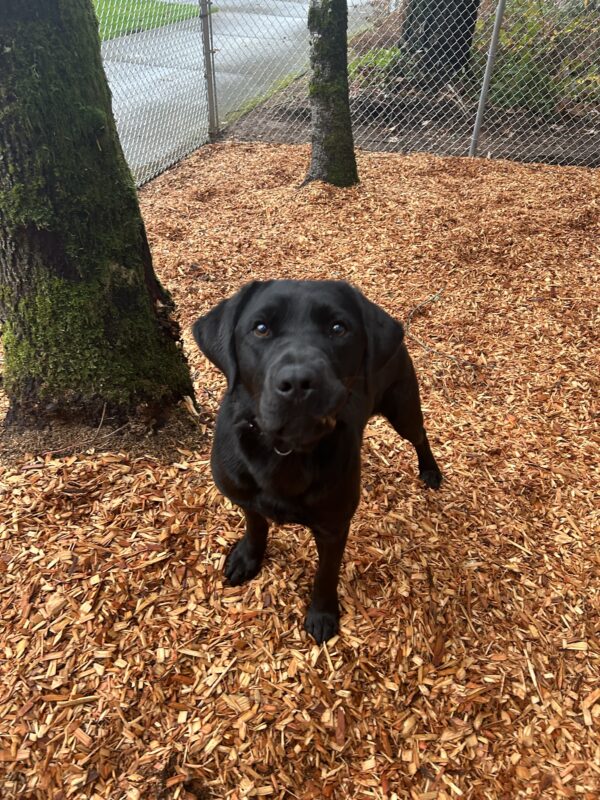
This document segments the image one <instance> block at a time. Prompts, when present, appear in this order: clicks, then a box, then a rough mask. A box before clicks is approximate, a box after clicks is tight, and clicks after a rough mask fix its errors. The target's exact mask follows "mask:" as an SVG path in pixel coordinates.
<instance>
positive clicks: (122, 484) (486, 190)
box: [0, 144, 600, 800]
mask: <svg viewBox="0 0 600 800" xmlns="http://www.w3.org/2000/svg"><path fill="white" fill-rule="evenodd" d="M307 161H308V151H307V149H306V148H305V147H289V146H268V145H246V144H244V145H240V144H225V145H218V146H212V147H206V148H204V149H202V150H200V151H199V152H197V153H196V154H195V155H193V156H192V157H191V158H189V159H188V160H187V161H186V162H185V163H183V164H181V165H179V166H178V167H177V168H175V169H173V170H171V171H170V172H168V173H166V174H164V175H163V176H162V177H160V178H158V179H157V180H155V181H154V182H153V183H151V184H150V185H148V186H147V187H145V188H144V189H143V190H142V192H141V199H142V206H143V211H144V215H145V219H146V221H147V224H148V229H149V235H150V238H151V242H152V246H153V253H154V258H155V263H156V267H157V270H158V272H159V274H160V275H161V276H162V278H163V280H164V282H165V283H166V284H167V285H168V287H169V288H170V289H171V290H172V292H173V294H174V296H175V299H176V301H177V303H178V308H179V314H180V319H181V321H182V324H184V325H185V326H186V332H185V338H186V344H187V346H188V348H189V354H190V361H191V364H192V366H193V370H194V377H195V381H196V387H197V396H198V400H199V402H200V404H201V406H202V414H201V416H200V417H199V418H198V420H197V421H196V422H195V423H194V427H193V430H192V433H191V434H189V435H187V436H184V437H182V438H181V439H180V441H179V443H178V447H179V451H178V452H176V453H175V457H174V458H172V457H168V456H167V455H164V456H160V455H159V456H156V455H149V454H144V452H143V451H142V452H141V453H140V452H139V450H138V451H136V452H132V451H130V450H128V449H127V447H126V443H125V444H123V443H121V444H120V442H119V437H118V436H117V435H115V436H112V437H108V438H105V439H102V438H101V437H100V436H99V437H98V438H97V439H96V440H95V441H94V443H93V444H92V446H91V447H88V449H87V450H85V449H84V450H83V451H78V452H74V453H72V454H70V455H66V454H64V452H63V453H59V454H55V455H46V456H42V455H39V454H31V455H29V456H26V457H25V456H24V457H22V458H21V459H18V460H17V462H16V463H15V462H14V460H13V463H10V464H8V463H5V466H4V467H2V468H0V480H1V484H0V487H1V489H0V491H1V496H0V620H1V622H0V626H1V627H0V646H1V650H0V653H1V657H2V660H1V661H0V673H1V684H0V686H1V688H0V693H1V697H0V786H1V789H0V796H1V797H2V800H8V798H13V797H20V798H34V799H35V800H38V799H39V800H50V799H52V800H59V799H60V800H67V798H76V799H77V800H82V799H83V798H86V799H88V798H89V800H92V799H93V800H171V798H173V800H176V799H177V798H181V800H193V798H202V799H203V800H208V798H230V800H242V798H246V797H272V798H281V799H282V800H283V798H298V799H304V798H306V800H309V799H311V798H314V799H315V800H317V799H318V800H320V799H321V798H333V799H334V800H345V798H355V799H356V800H366V799H367V798H386V800H404V799H405V798H406V800H455V798H471V799H472V800H500V799H501V798H502V800H504V799H506V800H515V799H516V798H532V799H533V798H540V800H550V799H551V798H583V799H584V800H595V799H596V798H598V797H599V793H600V631H599V623H600V548H599V547H598V533H597V531H598V529H599V527H600V526H599V524H598V523H599V516H600V513H599V509H598V505H597V500H598V496H597V494H596V495H594V493H595V492H597V489H598V485H599V482H598V478H599V472H600V469H599V463H600V458H599V456H600V452H599V451H600V447H599V440H598V430H597V428H596V427H594V414H595V413H597V407H596V408H595V403H597V397H598V395H597V391H598V376H599V374H600V370H599V365H598V362H597V352H598V351H597V349H596V350H595V348H596V347H597V338H598V329H599V327H598V325H599V319H598V308H599V306H598V299H599V297H598V284H599V278H598V274H599V273H598V267H599V266H600V264H599V250H598V243H599V241H600V235H599V234H600V226H599V221H600V183H599V178H598V174H597V173H595V172H593V171H591V170H581V169H574V168H560V167H546V166H537V165H518V164H511V163H507V162H489V161H472V160H467V159H441V158H435V157H430V156H426V155H414V156H408V157H407V156H400V155H393V154H381V153H378V154H375V153H372V154H369V153H362V154H360V158H359V168H360V174H361V178H362V183H361V184H360V186H358V187H357V188H354V189H349V190H338V189H334V188H331V187H326V186H323V185H315V184H313V185H310V186H308V187H305V188H302V189H300V188H298V187H299V183H300V181H301V179H302V177H303V175H304V171H305V168H306V165H307ZM256 277H258V278H263V277H264V278H267V277H269V278H271V277H296V278H301V277H307V278H308V277H310V278H323V277H336V278H346V279H349V280H350V281H352V282H354V283H355V284H356V285H358V286H359V287H360V288H361V289H363V290H364V291H365V292H366V293H367V295H368V296H369V297H371V298H372V299H373V300H375V301H378V302H379V303H380V304H381V305H382V306H383V307H385V308H386V309H387V310H388V311H390V312H392V313H393V314H395V315H396V316H397V317H398V318H400V319H404V320H406V319H407V318H408V317H409V316H410V328H409V339H408V344H409V347H410V350H411V352H412V355H413V358H414V360H415V363H416V367H417V371H418V374H419V376H420V381H421V385H422V394H423V399H424V408H425V413H426V419H427V425H428V430H429V437H430V440H431V442H432V446H433V449H434V452H435V453H436V455H437V457H438V461H439V463H440V465H441V467H442V469H443V470H444V474H445V483H444V484H443V487H442V489H441V490H440V491H439V492H437V493H436V492H431V491H427V490H425V489H424V488H422V487H421V486H420V485H419V483H418V481H417V478H416V459H415V457H414V454H413V453H412V452H411V448H410V447H409V446H408V445H407V444H406V443H404V442H402V441H400V440H399V439H398V437H397V436H396V435H395V434H394V432H393V431H392V429H391V428H390V427H389V426H388V425H387V423H384V421H383V420H373V422H372V423H371V424H370V425H369V426H368V428H367V432H366V436H365V442H364V476H363V498H362V503H361V507H360V509H359V511H358V513H357V515H356V517H355V520H354V523H353V528H352V532H351V539H350V543H349V546H348V549H347V551H346V558H345V562H344V566H343V571H342V579H341V602H342V608H343V616H342V621H341V635H340V636H339V637H337V638H336V639H334V640H332V641H330V642H329V643H328V644H327V645H325V646H322V647H318V646H316V645H315V644H314V642H313V641H312V640H310V639H308V637H307V636H306V634H305V633H304V631H303V629H302V622H303V617H304V613H305V609H306V604H307V600H308V595H309V589H310V584H311V580H312V576H313V574H314V567H315V549H314V546H313V543H312V541H311V537H310V533H309V532H308V531H306V530H304V529H301V528H294V527H282V528H274V529H273V530H272V533H271V538H270V543H269V549H268V555H267V559H266V562H265V565H264V568H263V570H262V572H261V574H260V576H259V577H258V578H256V579H255V580H254V581H252V582H251V583H249V584H247V585H246V586H243V587H240V588H228V587H226V586H224V585H223V581H222V577H221V575H222V568H223V563H224V559H225V555H226V553H227V551H228V549H229V547H230V546H231V544H232V542H233V541H235V539H236V538H237V537H238V536H239V535H240V534H241V525H242V521H241V516H240V513H239V512H238V510H237V509H236V508H233V507H232V506H231V505H230V504H229V503H228V502H227V501H225V500H224V499H223V498H222V497H221V496H220V495H219V493H218V492H217V490H216V489H215V488H214V486H213V484H212V481H211V477H210V470H209V465H208V458H209V450H210V441H211V431H212V424H213V420H214V414H215V412H216V409H217V407H218V398H219V395H220V393H221V392H222V390H223V387H224V382H223V379H222V378H221V376H220V375H219V374H218V373H217V371H216V370H215V369H213V368H212V367H211V366H210V365H209V364H208V363H207V362H206V361H205V360H204V359H203V358H202V357H201V356H200V354H199V353H198V352H197V351H196V350H195V349H194V347H193V346H192V342H191V337H190V335H189V324H190V323H191V322H192V321H193V320H194V319H195V317H196V316H197V315H198V314H199V313H200V312H203V311H205V310H206V309H207V308H209V307H210V306H211V305H212V304H213V303H215V302H217V301H218V300H219V299H221V298H222V297H223V296H226V295H228V294H229V293H231V292H233V291H234V290H235V289H236V288H237V287H238V286H239V285H241V284H242V283H244V282H245V281H247V280H249V279H251V278H256ZM414 309H416V311H415V312H414V313H412V315H411V311H412V310H414ZM161 435H166V434H161ZM161 435H159V437H158V438H159V439H160V436H161ZM595 501H596V503H595Z"/></svg>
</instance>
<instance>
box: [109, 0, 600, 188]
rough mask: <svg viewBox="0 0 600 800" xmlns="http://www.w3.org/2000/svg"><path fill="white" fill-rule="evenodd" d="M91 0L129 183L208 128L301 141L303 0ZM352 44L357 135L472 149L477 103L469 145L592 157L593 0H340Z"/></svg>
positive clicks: (599, 155)
mask: <svg viewBox="0 0 600 800" xmlns="http://www.w3.org/2000/svg"><path fill="white" fill-rule="evenodd" d="M94 2H95V5H96V10H97V14H98V17H99V21H100V28H101V33H102V37H103V40H104V41H103V56H104V62H105V67H106V71H107V75H108V78H109V83H110V85H111V89H112V92H113V106H114V112H115V117H116V120H117V125H118V128H119V133H120V136H121V140H122V143H123V148H124V150H125V154H126V157H127V159H128V161H129V164H130V166H131V167H132V171H133V173H134V175H135V177H136V180H137V182H138V184H140V183H143V182H144V181H146V180H148V179H150V178H151V177H153V176H154V175H156V174H158V173H159V172H161V171H162V170H163V169H165V168H166V167H167V166H169V165H170V164H172V163H174V162H175V161H177V160H179V159H180V158H182V157H183V156H185V155H186V154H187V153H189V152H191V151H192V150H193V149H194V148H196V147H198V146H200V145H201V144H203V143H205V142H206V141H208V140H209V139H210V138H212V137H214V136H215V135H216V134H217V133H223V132H225V134H226V135H228V136H230V137H232V138H238V139H247V140H248V139H250V140H263V141H275V142H308V141H309V140H310V105H309V100H308V81H309V42H308V31H307V13H308V0H215V3H211V2H210V0H185V1H183V0H179V1H178V2H175V0H94ZM499 4H500V5H499ZM498 11H500V12H501V13H497V12H498ZM495 20H496V21H497V22H499V23H500V26H499V27H498V28H497V31H496V32H497V34H498V35H497V46H496V47H495V48H494V52H493V54H492V55H493V56H494V59H493V68H492V69H491V71H490V67H491V66H492V64H491V60H490V58H489V54H490V43H491V42H492V41H493V40H494V36H493V31H494V22H495ZM203 22H204V25H203ZM348 40H349V54H348V61H349V77H350V96H351V107H352V117H353V125H354V135H355V142H356V144H357V146H359V147H363V148H367V149H376V150H392V151H398V152H414V151H426V152H431V153H436V154H439V155H456V156H463V155H467V154H469V152H472V153H473V152H474V145H475V143H474V141H473V129H474V125H475V119H476V115H477V110H478V107H479V110H480V112H483V113H482V114H480V119H481V128H480V131H479V135H478V141H477V153H478V154H479V155H482V156H488V157H492V158H510V159H515V160H523V161H542V162H547V163H557V164H576V165H586V166H599V165H600V55H599V54H600V8H599V0H348ZM486 69H487V72H488V77H490V80H489V87H488V89H487V91H486V92H484V93H483V94H482V86H483V84H484V76H485V74H486Z"/></svg>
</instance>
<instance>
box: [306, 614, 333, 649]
mask: <svg viewBox="0 0 600 800" xmlns="http://www.w3.org/2000/svg"><path fill="white" fill-rule="evenodd" d="M304 630H305V631H306V632H307V633H310V635H311V636H312V637H313V639H314V640H315V642H316V643H317V644H322V643H323V642H326V641H327V640H328V639H331V638H332V636H335V635H336V633H339V630H340V615H339V614H338V613H333V612H332V611H316V610H315V609H314V608H309V609H308V614H307V615H306V619H305V620H304Z"/></svg>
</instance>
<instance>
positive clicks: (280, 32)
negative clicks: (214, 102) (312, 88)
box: [102, 0, 371, 183]
mask: <svg viewBox="0 0 600 800" xmlns="http://www.w3.org/2000/svg"><path fill="white" fill-rule="evenodd" d="M190 2H194V0H190ZM216 5H217V9H218V10H217V11H216V12H215V13H213V14H212V15H211V17H212V24H213V43H214V48H215V76H216V84H217V98H218V112H219V118H220V120H221V122H223V121H226V120H227V118H228V116H230V115H231V114H232V112H234V111H239V110H240V109H241V108H243V107H244V105H245V104H247V103H249V102H250V101H252V100H254V99H256V98H257V97H261V96H262V95H264V94H265V93H266V92H267V91H269V89H271V88H272V87H273V85H274V84H276V82H277V81H279V80H281V79H283V78H285V77H287V76H289V75H290V74H293V73H297V72H301V71H303V70H304V69H306V68H307V65H308V31H307V25H306V18H307V9H308V3H307V0H247V2H244V1H243V0H216ZM370 9H371V6H370V5H369V4H368V0H354V3H352V4H351V7H350V8H349V20H350V23H349V28H350V30H351V31H353V30H356V29H357V28H358V27H360V26H362V25H364V24H365V21H366V20H367V18H368V14H369V11H370ZM102 55H103V59H104V67H105V70H106V74H107V77H108V81H109V84H110V87H111V90H112V94H113V111H114V114H115V118H116V120H117V125H118V128H119V135H120V137H121V142H122V145H123V149H124V151H125V155H126V157H127V160H128V162H129V165H130V167H131V169H132V171H133V173H134V176H135V178H136V180H137V182H138V183H143V182H144V181H146V180H149V179H150V178H151V177H152V176H153V175H155V174H157V173H158V172H160V171H161V170H162V169H164V168H165V167H166V166H167V165H169V164H172V163H174V162H175V161H177V160H179V159H180V158H182V157H183V156H185V155H186V154H187V153H189V152H191V151H192V150H194V149H195V148H196V147H199V146H200V145H201V144H203V143H204V142H206V141H207V140H208V103H207V97H206V85H205V80H204V61H203V55H202V30H201V24H200V20H199V19H198V18H192V19H190V20H184V21H182V22H179V23H176V24H174V25H168V26H165V27H163V28H156V29H154V30H150V31H144V32H142V33H136V34H131V35H129V36H122V37H119V38H118V39H112V40H110V41H107V42H104V43H103V45H102Z"/></svg>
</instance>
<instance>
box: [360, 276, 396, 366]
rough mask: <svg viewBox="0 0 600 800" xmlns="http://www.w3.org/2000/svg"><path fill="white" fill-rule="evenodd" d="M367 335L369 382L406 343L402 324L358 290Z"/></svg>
mask: <svg viewBox="0 0 600 800" xmlns="http://www.w3.org/2000/svg"><path fill="white" fill-rule="evenodd" d="M356 292H357V294H358V296H359V298H360V304H361V311H362V316H363V324H364V328H365V333H366V335H367V354H366V373H367V378H368V380H369V382H371V381H372V379H373V378H374V377H375V376H376V375H377V373H379V372H381V370H383V369H384V368H385V366H386V365H387V364H388V362H389V361H390V360H391V359H392V357H393V356H394V355H395V354H396V353H397V352H398V349H399V348H400V347H401V345H402V343H403V342H404V328H403V327H402V323H401V322H398V320H395V319H394V318H393V317H391V316H390V315H389V314H388V313H387V312H385V311H384V310H383V309H382V308H380V307H379V306H378V305H375V303H372V302H371V301H370V300H367V298H366V297H365V296H364V295H363V294H362V293H361V292H359V291H358V290H356Z"/></svg>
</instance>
